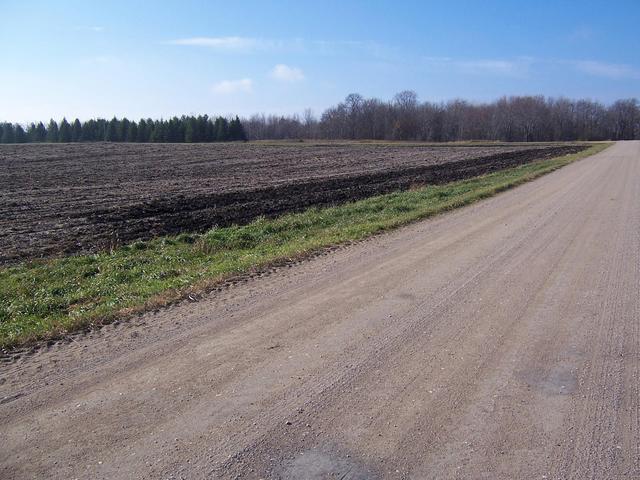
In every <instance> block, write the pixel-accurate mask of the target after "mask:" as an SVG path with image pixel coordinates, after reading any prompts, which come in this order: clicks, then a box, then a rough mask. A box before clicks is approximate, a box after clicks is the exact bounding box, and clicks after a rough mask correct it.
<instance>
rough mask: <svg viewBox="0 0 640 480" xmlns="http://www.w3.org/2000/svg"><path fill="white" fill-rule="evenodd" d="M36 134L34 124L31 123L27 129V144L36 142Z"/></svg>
mask: <svg viewBox="0 0 640 480" xmlns="http://www.w3.org/2000/svg"><path fill="white" fill-rule="evenodd" d="M37 135H38V134H37V132H36V124H35V123H33V122H31V123H30V124H29V126H28V127H27V141H28V142H37V141H38V138H37Z"/></svg>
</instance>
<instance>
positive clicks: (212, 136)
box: [205, 119, 216, 142]
mask: <svg viewBox="0 0 640 480" xmlns="http://www.w3.org/2000/svg"><path fill="white" fill-rule="evenodd" d="M205 138H206V139H205V142H215V140H216V130H215V126H214V125H213V120H211V119H209V120H207V133H206V137H205Z"/></svg>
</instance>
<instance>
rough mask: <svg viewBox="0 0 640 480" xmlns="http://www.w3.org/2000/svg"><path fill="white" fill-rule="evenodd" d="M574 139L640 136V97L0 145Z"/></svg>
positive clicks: (28, 137) (193, 123)
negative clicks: (44, 143)
mask: <svg viewBox="0 0 640 480" xmlns="http://www.w3.org/2000/svg"><path fill="white" fill-rule="evenodd" d="M302 138H309V139H340V140H364V139H368V140H415V141H429V142H450V141H461V140H498V141H507V142H511V141H518V142H534V141H574V140H632V139H640V104H639V103H638V100H637V99H625V100H618V101H616V102H614V103H612V104H610V105H604V104H602V103H600V102H597V101H593V100H584V99H583V100H570V99H567V98H550V97H544V96H512V97H503V98H500V99H498V100H496V101H493V102H489V103H472V102H468V101H466V100H452V101H449V102H440V103H437V102H419V101H418V96H417V95H416V93H415V92H413V91H410V90H406V91H403V92H400V93H398V94H396V95H395V96H394V97H393V99H391V100H390V101H383V100H379V99H377V98H364V97H363V96H362V95H359V94H357V93H352V94H350V95H348V96H347V97H346V98H345V100H344V101H342V102H340V103H338V104H337V105H335V106H333V107H330V108H328V109H327V110H325V111H324V112H323V113H322V115H321V116H320V118H316V117H315V116H314V115H313V113H312V112H311V111H310V110H306V111H305V112H304V113H303V115H302V116H300V115H289V116H286V115H285V116H282V115H268V116H265V115H254V116H252V117H250V118H246V119H243V120H240V119H239V117H237V116H236V117H235V118H234V119H232V120H227V119H226V118H224V117H217V118H215V119H213V118H210V117H208V116H207V115H201V116H197V117H196V116H190V117H187V116H182V117H180V118H178V117H174V118H171V119H169V120H151V119H147V120H144V119H143V120H140V121H138V122H132V121H129V120H127V119H126V118H123V119H120V120H119V119H117V118H113V119H112V120H105V119H96V120H88V121H86V122H80V121H79V120H78V119H76V120H74V121H73V122H72V123H69V122H68V121H67V120H66V119H63V120H62V121H61V122H60V123H59V124H58V123H57V122H56V121H54V120H51V121H50V122H49V124H48V125H47V126H45V125H44V124H43V123H38V124H34V123H32V124H30V125H28V126H27V127H23V126H22V125H19V124H11V123H4V124H0V142H1V143H21V142H95V141H107V142H189V143H190V142H217V141H234V140H247V139H251V140H262V139H267V140H268V139H274V140H277V139H302Z"/></svg>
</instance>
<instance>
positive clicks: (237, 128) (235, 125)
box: [229, 116, 247, 142]
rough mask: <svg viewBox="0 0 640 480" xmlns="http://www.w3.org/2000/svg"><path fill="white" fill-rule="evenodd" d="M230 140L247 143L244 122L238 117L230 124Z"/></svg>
mask: <svg viewBox="0 0 640 480" xmlns="http://www.w3.org/2000/svg"><path fill="white" fill-rule="evenodd" d="M229 140H232V141H244V142H246V141H247V134H246V133H245V131H244V127H243V126H242V122H241V121H240V119H239V118H238V116H236V118H234V119H233V120H231V122H230V123H229Z"/></svg>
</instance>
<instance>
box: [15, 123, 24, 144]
mask: <svg viewBox="0 0 640 480" xmlns="http://www.w3.org/2000/svg"><path fill="white" fill-rule="evenodd" d="M14 135H15V138H14V139H15V142H16V143H26V142H27V134H26V132H25V131H24V129H23V128H22V125H20V124H16V128H15V133H14Z"/></svg>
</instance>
